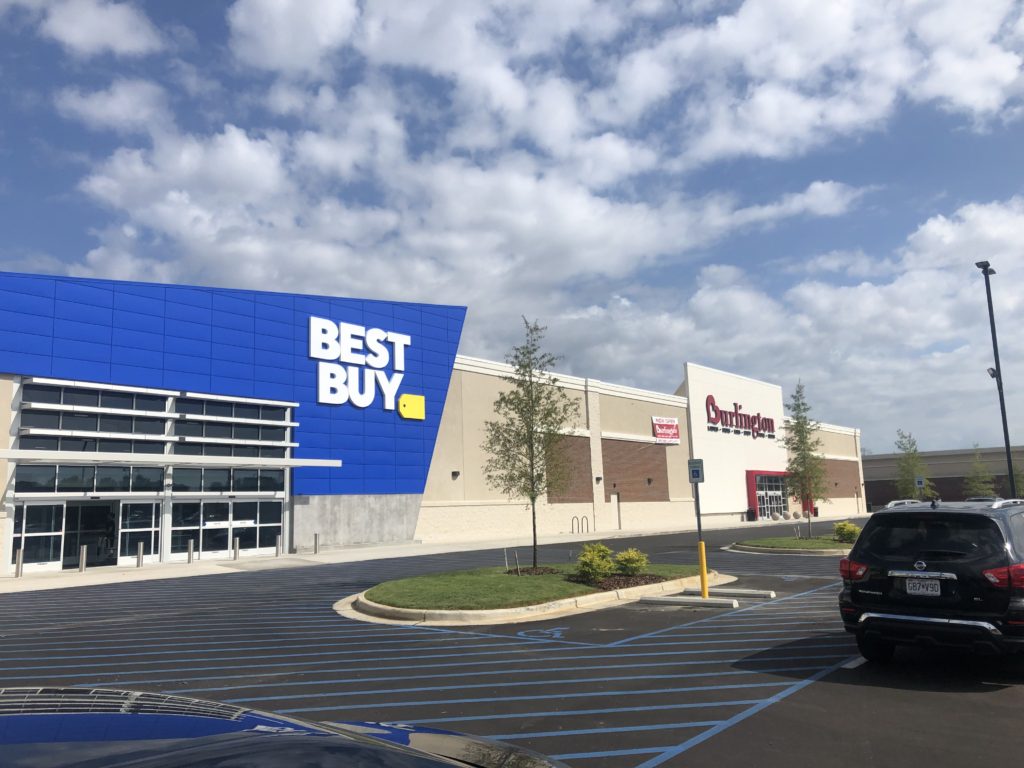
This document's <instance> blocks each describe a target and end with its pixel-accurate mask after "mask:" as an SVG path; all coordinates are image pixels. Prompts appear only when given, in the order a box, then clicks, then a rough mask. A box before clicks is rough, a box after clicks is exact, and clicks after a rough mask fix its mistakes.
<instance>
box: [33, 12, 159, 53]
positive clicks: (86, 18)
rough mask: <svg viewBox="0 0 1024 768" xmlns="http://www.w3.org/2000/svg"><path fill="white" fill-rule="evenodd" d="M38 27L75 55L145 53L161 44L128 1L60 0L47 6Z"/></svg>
mask: <svg viewBox="0 0 1024 768" xmlns="http://www.w3.org/2000/svg"><path fill="white" fill-rule="evenodd" d="M40 31H41V32H42V33H43V35H45V36H46V37H49V38H51V39H53V40H56V41H57V42H58V43H60V44H61V45H62V46H64V47H65V48H66V49H67V50H68V51H70V52H71V53H73V54H75V55H76V56H86V57H87V56H96V55H98V54H101V53H113V54H115V55H117V56H144V55H146V54H151V53H156V52H158V51H161V50H163V48H164V42H163V40H162V39H161V37H160V33H159V32H158V31H157V29H156V27H154V26H153V24H152V22H150V20H149V19H148V18H147V16H146V15H145V14H144V13H143V12H142V11H140V10H138V9H137V8H136V7H135V6H133V5H131V4H130V3H115V2H105V1H104V0H60V1H59V2H55V3H53V4H52V5H50V6H49V7H48V8H47V9H46V15H45V18H44V19H43V22H42V25H41V27H40Z"/></svg>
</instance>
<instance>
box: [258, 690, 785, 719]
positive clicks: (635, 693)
mask: <svg viewBox="0 0 1024 768" xmlns="http://www.w3.org/2000/svg"><path fill="white" fill-rule="evenodd" d="M783 685H787V683H779V682H771V683H737V684H735V685H695V686H689V687H683V688H651V689H647V690H640V691H615V695H616V696H649V695H652V694H654V695H661V694H666V693H696V692H700V691H730V690H738V689H741V688H778V687H779V686H783ZM608 695H609V694H608V691H593V692H583V693H581V692H579V691H571V692H570V691H564V692H562V693H551V694H540V695H537V696H490V697H483V698H477V699H439V700H436V701H394V702H387V703H384V704H374V705H373V706H374V708H375V709H383V708H391V707H422V706H428V705H435V704H444V705H452V704H489V703H494V702H499V701H500V702H508V701H540V700H545V699H563V700H564V699H586V698H594V697H596V696H603V697H607V696H608ZM364 706H365V705H362V704H356V705H354V707H364ZM354 707H346V706H339V705H335V706H330V707H299V708H296V709H280V710H277V711H278V712H280V713H282V714H286V715H292V714H295V713H297V712H332V711H337V710H339V709H353V708H354Z"/></svg>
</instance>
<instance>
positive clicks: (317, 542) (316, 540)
mask: <svg viewBox="0 0 1024 768" xmlns="http://www.w3.org/2000/svg"><path fill="white" fill-rule="evenodd" d="M313 554H314V555H319V554H320V534H319V533H314V534H313Z"/></svg>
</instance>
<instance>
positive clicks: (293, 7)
mask: <svg viewBox="0 0 1024 768" xmlns="http://www.w3.org/2000/svg"><path fill="white" fill-rule="evenodd" d="M357 13H358V11H357V8H356V4H355V2H353V0H238V1H237V2H236V3H235V4H234V5H233V6H231V8H230V9H229V10H228V25H229V26H230V29H231V40H230V44H231V51H232V53H234V55H235V56H236V57H237V58H238V60H239V61H241V62H242V63H244V64H247V65H248V66H251V67H255V68H257V69H266V70H274V71H278V72H282V73H286V74H289V75H297V74H298V75H302V74H323V73H324V72H325V65H326V63H327V60H328V59H329V58H330V57H331V56H332V55H333V54H334V53H336V52H337V51H338V50H339V49H340V48H341V47H342V46H344V45H345V44H346V43H347V42H348V41H349V39H350V36H351V33H352V27H353V24H354V23H355V21H356V16H357Z"/></svg>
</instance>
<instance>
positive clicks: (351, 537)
mask: <svg viewBox="0 0 1024 768" xmlns="http://www.w3.org/2000/svg"><path fill="white" fill-rule="evenodd" d="M422 499H423V497H422V496H421V495H420V494H381V495H373V496H369V495H368V496H295V497H294V499H293V504H292V524H291V533H292V535H291V542H292V549H293V551H296V552H309V551H312V549H313V534H314V533H319V534H320V546H321V547H322V548H325V549H327V548H330V547H343V546H348V545H352V544H371V543H378V544H385V543H389V542H395V543H397V542H403V541H412V539H413V536H414V534H415V531H416V524H417V521H418V519H419V510H420V503H421V502H422Z"/></svg>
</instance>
